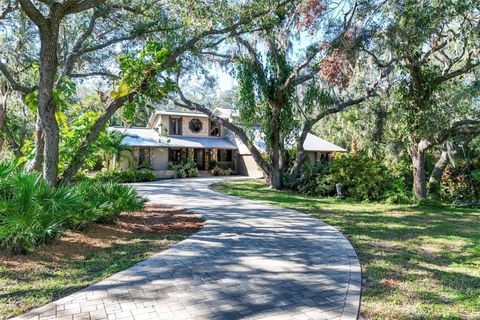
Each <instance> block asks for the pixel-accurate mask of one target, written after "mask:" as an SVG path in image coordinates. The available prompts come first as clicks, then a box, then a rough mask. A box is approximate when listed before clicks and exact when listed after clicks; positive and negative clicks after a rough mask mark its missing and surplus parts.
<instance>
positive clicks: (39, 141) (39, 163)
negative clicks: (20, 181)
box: [27, 117, 45, 172]
mask: <svg viewBox="0 0 480 320" xmlns="http://www.w3.org/2000/svg"><path fill="white" fill-rule="evenodd" d="M44 152H45V140H44V137H43V130H42V123H41V120H40V118H39V117H37V120H36V122H35V150H34V158H33V160H32V161H31V162H30V163H29V164H28V165H27V170H28V171H37V172H42V171H43V162H44Z"/></svg>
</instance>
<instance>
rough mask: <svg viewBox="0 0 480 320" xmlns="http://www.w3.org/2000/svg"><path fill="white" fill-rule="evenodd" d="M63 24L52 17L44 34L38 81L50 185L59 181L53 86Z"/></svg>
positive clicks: (39, 110) (41, 36)
mask: <svg viewBox="0 0 480 320" xmlns="http://www.w3.org/2000/svg"><path fill="white" fill-rule="evenodd" d="M58 30H59V25H58V23H56V22H53V21H51V23H50V24H49V28H48V29H47V30H43V31H42V32H41V34H40V41H41V46H40V72H39V74H40V80H39V85H38V114H39V117H40V120H41V122H42V129H43V133H44V139H45V146H44V166H43V177H44V179H45V180H46V181H47V182H48V183H49V184H50V185H56V184H57V176H58V161H59V141H60V139H59V128H58V123H57V120H56V118H55V111H56V110H55V109H56V106H55V101H54V100H53V89H54V84H55V76H56V72H57V67H58V59H57V44H58Z"/></svg>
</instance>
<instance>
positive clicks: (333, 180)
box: [297, 155, 394, 200]
mask: <svg viewBox="0 0 480 320" xmlns="http://www.w3.org/2000/svg"><path fill="white" fill-rule="evenodd" d="M393 181H394V179H393V176H392V175H391V174H390V172H389V171H388V169H387V167H385V166H384V165H383V164H381V163H378V162H376V161H374V160H373V159H371V158H368V157H365V156H350V155H348V156H341V157H337V158H334V159H333V160H332V161H330V163H328V164H321V163H317V164H315V165H313V166H310V167H307V168H304V170H303V171H302V181H301V183H300V184H299V186H298V187H297V188H298V190H299V191H300V192H302V193H304V194H308V195H321V196H332V195H335V185H336V184H337V183H340V184H342V185H343V187H344V188H345V190H346V191H347V194H348V196H349V197H351V198H353V199H355V200H381V199H385V196H386V194H387V192H388V191H391V190H394V189H392V186H393Z"/></svg>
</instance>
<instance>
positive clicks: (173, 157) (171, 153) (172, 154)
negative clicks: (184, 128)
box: [168, 149, 182, 163]
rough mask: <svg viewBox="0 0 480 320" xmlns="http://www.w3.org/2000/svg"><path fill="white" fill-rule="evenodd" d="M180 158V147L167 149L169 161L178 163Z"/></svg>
mask: <svg viewBox="0 0 480 320" xmlns="http://www.w3.org/2000/svg"><path fill="white" fill-rule="evenodd" d="M181 160H182V150H181V149H168V161H169V162H171V163H180V162H181Z"/></svg>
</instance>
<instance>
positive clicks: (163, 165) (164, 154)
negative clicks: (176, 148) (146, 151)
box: [150, 148, 168, 170]
mask: <svg viewBox="0 0 480 320" xmlns="http://www.w3.org/2000/svg"><path fill="white" fill-rule="evenodd" d="M150 160H151V165H152V168H153V170H167V169H168V149H164V148H151V149H150Z"/></svg>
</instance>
